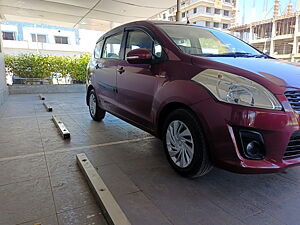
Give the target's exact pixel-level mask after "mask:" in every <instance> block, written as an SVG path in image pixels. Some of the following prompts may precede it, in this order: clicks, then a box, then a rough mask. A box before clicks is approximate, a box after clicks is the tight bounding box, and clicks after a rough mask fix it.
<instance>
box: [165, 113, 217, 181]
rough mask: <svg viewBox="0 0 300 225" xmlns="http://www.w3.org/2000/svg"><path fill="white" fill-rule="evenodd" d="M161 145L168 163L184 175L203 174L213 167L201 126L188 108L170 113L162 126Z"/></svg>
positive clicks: (194, 175)
mask: <svg viewBox="0 0 300 225" xmlns="http://www.w3.org/2000/svg"><path fill="white" fill-rule="evenodd" d="M163 145H164V149H165V153H166V156H167V158H168V161H169V163H170V164H171V166H172V167H173V168H174V170H175V171H176V172H177V173H179V174H180V175H182V176H184V177H190V178H195V177H199V176H203V175H205V174H206V173H208V172H209V171H210V170H211V169H212V168H213V166H212V163H211V161H210V159H209V156H208V150H207V146H206V143H205V138H204V135H203V132H202V128H201V126H200V123H199V121H198V119H197V118H196V117H195V116H194V114H193V113H192V112H191V111H190V110H186V109H177V110H175V111H173V112H171V113H170V115H169V116H168V117H167V119H166V121H165V124H164V128H163Z"/></svg>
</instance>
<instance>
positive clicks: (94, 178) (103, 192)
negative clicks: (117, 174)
mask: <svg viewBox="0 0 300 225" xmlns="http://www.w3.org/2000/svg"><path fill="white" fill-rule="evenodd" d="M76 158H77V164H78V166H79V168H80V170H81V172H82V173H83V175H84V176H85V178H86V179H87V182H88V184H89V186H90V188H91V189H92V192H93V194H94V196H95V198H96V200H97V202H98V203H99V206H100V208H101V210H102V211H103V214H104V216H105V218H106V220H107V222H108V223H109V224H110V225H131V223H130V222H129V220H128V219H127V217H126V215H125V213H124V212H123V210H122V209H121V208H120V206H119V205H118V203H117V201H116V200H115V198H114V197H113V196H112V194H111V192H110V191H109V189H108V188H107V186H106V185H105V183H104V181H103V180H102V178H101V177H100V175H99V173H98V172H97V171H96V169H95V168H94V167H93V165H92V164H91V162H90V161H89V160H88V158H87V157H86V155H85V154H84V153H81V154H77V155H76Z"/></svg>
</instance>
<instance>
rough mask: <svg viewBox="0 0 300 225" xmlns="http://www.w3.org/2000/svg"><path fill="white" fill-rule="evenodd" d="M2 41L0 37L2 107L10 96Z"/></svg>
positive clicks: (0, 97)
mask: <svg viewBox="0 0 300 225" xmlns="http://www.w3.org/2000/svg"><path fill="white" fill-rule="evenodd" d="M0 31H1V30H0ZM1 39H2V36H1V37H0V107H1V105H2V104H3V102H4V101H5V99H6V97H7V95H8V90H7V85H6V74H5V65H4V54H3V53H2V45H1Z"/></svg>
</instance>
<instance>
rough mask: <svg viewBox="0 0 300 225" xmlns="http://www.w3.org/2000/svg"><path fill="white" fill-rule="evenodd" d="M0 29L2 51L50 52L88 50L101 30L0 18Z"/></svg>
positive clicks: (70, 52) (16, 52)
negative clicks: (0, 21)
mask: <svg viewBox="0 0 300 225" xmlns="http://www.w3.org/2000/svg"><path fill="white" fill-rule="evenodd" d="M1 33H2V40H3V41H2V45H3V53H4V54H21V53H39V54H50V55H53V54H54V55H77V54H81V53H84V52H90V51H92V49H93V48H94V44H95V43H96V40H97V39H98V38H99V37H100V36H101V35H102V34H103V32H99V31H91V30H80V29H75V28H65V27H58V26H50V25H42V24H31V23H21V22H14V21H2V24H1Z"/></svg>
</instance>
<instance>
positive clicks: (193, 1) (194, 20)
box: [150, 0, 238, 30]
mask: <svg viewBox="0 0 300 225" xmlns="http://www.w3.org/2000/svg"><path fill="white" fill-rule="evenodd" d="M176 11H177V8H176V6H174V7H171V8H170V9H168V10H166V11H163V12H161V13H159V14H157V15H155V16H153V17H151V18H150V19H153V20H166V21H175V20H176ZM237 12H238V0H186V1H182V2H181V21H182V22H188V21H189V23H191V24H197V25H200V26H206V27H212V28H215V29H221V30H222V29H227V28H229V27H230V26H231V25H235V24H236V22H237V21H236V17H237Z"/></svg>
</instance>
